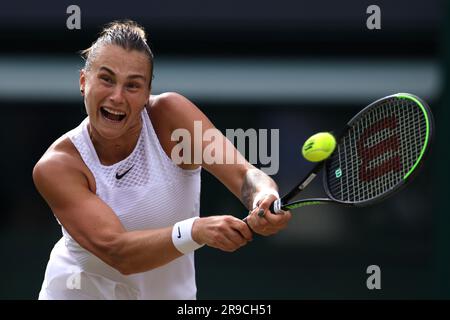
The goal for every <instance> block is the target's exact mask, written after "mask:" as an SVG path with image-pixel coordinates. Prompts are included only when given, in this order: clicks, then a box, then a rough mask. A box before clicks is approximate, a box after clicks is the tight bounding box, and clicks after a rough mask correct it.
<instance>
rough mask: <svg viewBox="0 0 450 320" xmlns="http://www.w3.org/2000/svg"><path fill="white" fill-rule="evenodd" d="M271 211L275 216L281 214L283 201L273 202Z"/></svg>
mask: <svg viewBox="0 0 450 320" xmlns="http://www.w3.org/2000/svg"><path fill="white" fill-rule="evenodd" d="M269 209H270V212H272V213H274V214H279V213H281V199H277V200H275V201H274V202H272V204H271V205H270V207H269Z"/></svg>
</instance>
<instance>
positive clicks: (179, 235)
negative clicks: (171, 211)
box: [177, 226, 181, 238]
mask: <svg viewBox="0 0 450 320" xmlns="http://www.w3.org/2000/svg"><path fill="white" fill-rule="evenodd" d="M177 238H181V232H180V227H179V226H178V236H177Z"/></svg>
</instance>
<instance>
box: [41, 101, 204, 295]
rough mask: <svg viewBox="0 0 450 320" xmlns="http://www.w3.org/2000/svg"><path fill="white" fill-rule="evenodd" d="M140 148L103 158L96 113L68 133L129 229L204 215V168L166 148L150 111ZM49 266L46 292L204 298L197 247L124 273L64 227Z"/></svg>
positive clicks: (144, 114)
mask: <svg viewBox="0 0 450 320" xmlns="http://www.w3.org/2000/svg"><path fill="white" fill-rule="evenodd" d="M141 116H142V123H143V126H142V130H141V133H140V136H139V139H138V142H137V144H136V147H135V149H134V150H133V152H132V153H131V154H130V155H129V156H128V157H127V158H126V159H124V160H122V161H120V162H118V163H115V164H113V165H111V166H105V165H102V164H101V163H100V160H99V158H98V156H97V153H96V151H95V149H94V146H93V144H92V141H91V139H90V137H89V133H88V130H87V125H88V118H86V119H85V120H84V121H83V122H82V123H81V124H80V125H79V126H78V127H77V128H75V129H73V130H72V131H70V132H68V133H67V135H68V137H69V138H70V140H71V141H72V143H73V144H74V145H75V147H76V148H77V150H78V152H79V153H80V155H81V157H82V159H83V161H84V163H85V164H86V166H87V167H88V168H89V170H90V171H91V172H92V174H93V176H94V178H95V183H96V193H97V196H98V197H99V198H100V199H102V200H103V201H104V202H105V203H106V204H108V205H109V206H110V207H111V208H112V209H113V211H114V212H115V214H116V215H117V216H118V218H119V219H120V221H121V222H122V224H123V226H124V227H125V229H126V230H128V231H133V230H143V229H158V228H164V227H168V226H172V225H174V224H175V223H176V222H177V221H180V220H184V219H188V218H191V217H196V216H199V202H200V171H201V168H199V169H196V170H183V169H181V168H180V167H178V166H177V165H175V164H174V163H173V162H172V160H171V159H170V158H169V157H168V156H167V154H166V153H165V152H164V150H163V149H162V147H161V145H160V143H159V140H158V137H157V135H156V133H155V131H154V129H153V126H152V123H151V121H150V118H149V115H148V113H147V111H146V110H145V109H144V110H143V111H142V114H141ZM61 228H62V233H63V237H62V238H61V239H60V240H59V241H58V242H57V243H56V245H55V246H54V248H53V250H52V252H51V254H50V259H49V262H48V265H47V269H46V272H45V279H44V282H43V284H42V289H41V291H40V293H39V299H188V300H190V299H196V293H197V288H196V283H195V268H194V253H193V252H191V253H189V254H186V255H183V256H181V257H179V258H177V259H175V260H173V261H172V262H170V263H168V264H166V265H164V266H161V267H159V268H156V269H153V270H150V271H147V272H142V273H137V274H132V275H122V274H121V273H120V272H118V271H117V270H116V269H114V268H112V267H110V266H109V265H107V264H106V263H104V262H103V261H101V260H100V259H99V258H97V257H96V256H95V255H93V254H92V253H90V252H89V251H87V250H85V249H84V248H82V247H81V246H80V245H79V244H78V243H77V242H76V241H75V240H74V239H73V238H72V237H71V236H70V235H69V233H68V232H67V231H66V230H65V229H64V227H63V226H61Z"/></svg>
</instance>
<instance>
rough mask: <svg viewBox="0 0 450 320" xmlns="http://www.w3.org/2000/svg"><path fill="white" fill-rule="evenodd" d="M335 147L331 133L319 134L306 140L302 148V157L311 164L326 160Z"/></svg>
mask: <svg viewBox="0 0 450 320" xmlns="http://www.w3.org/2000/svg"><path fill="white" fill-rule="evenodd" d="M335 147H336V139H335V138H334V136H333V135H332V134H331V133H328V132H319V133H316V134H315V135H313V136H311V137H309V138H308V140H306V141H305V143H304V144H303V148H302V154H303V157H305V159H306V160H308V161H311V162H319V161H323V160H325V159H326V158H328V157H329V156H330V155H331V154H332V153H333V151H334V148H335Z"/></svg>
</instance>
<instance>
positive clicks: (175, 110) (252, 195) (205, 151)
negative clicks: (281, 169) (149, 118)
mask: <svg viewBox="0 0 450 320" xmlns="http://www.w3.org/2000/svg"><path fill="white" fill-rule="evenodd" d="M158 109H160V110H162V111H159V112H164V113H166V114H167V115H170V119H169V116H167V118H168V121H170V122H171V124H172V131H173V130H176V129H179V128H184V129H187V130H188V131H189V132H190V133H191V136H192V137H194V136H195V128H194V126H195V122H197V124H198V123H201V128H202V133H203V137H204V138H206V139H202V143H201V145H199V144H198V143H195V142H194V139H191V140H192V142H191V152H190V154H191V158H190V159H189V163H191V164H192V163H194V160H196V159H194V157H193V155H194V154H195V153H196V152H197V154H201V155H202V159H201V163H200V164H201V165H202V166H203V167H204V168H205V169H206V170H207V171H208V172H210V173H211V174H213V175H214V176H215V177H216V178H217V179H218V180H220V181H221V182H222V183H223V184H224V185H225V186H226V187H227V188H228V189H229V190H230V191H231V192H232V193H233V194H234V195H235V196H236V197H238V198H239V199H240V200H241V201H242V203H243V204H244V205H245V206H246V207H247V208H248V209H249V210H252V214H251V215H250V217H248V219H247V220H248V221H249V223H250V224H251V227H252V229H253V230H254V231H255V232H257V233H260V234H264V235H269V234H273V233H276V232H278V231H279V230H281V229H283V228H284V227H285V226H286V224H287V222H288V220H289V219H290V213H287V214H286V215H274V214H271V213H270V210H269V207H270V204H271V203H272V202H273V201H275V200H276V199H277V197H276V196H275V194H276V193H277V185H276V183H275V182H274V181H273V179H271V178H270V177H269V176H268V175H266V174H265V173H264V172H262V171H261V170H259V169H257V168H255V167H254V166H253V165H251V164H250V163H248V161H247V160H246V159H245V158H244V157H243V156H242V155H241V154H240V152H239V151H238V150H237V149H236V148H235V147H234V145H233V144H232V143H231V142H230V141H229V140H228V139H227V138H226V137H225V136H224V135H223V134H222V133H221V132H220V131H219V130H218V129H217V128H215V127H214V125H213V124H212V123H211V121H210V120H209V119H208V118H207V117H206V115H205V114H203V112H201V111H200V110H199V108H197V107H196V106H195V105H194V104H193V103H192V102H190V101H189V100H188V99H186V98H185V97H183V96H181V95H179V94H177V93H166V94H165V95H162V96H161V98H160V101H159V106H158ZM157 112H158V111H157ZM199 146H201V150H200V152H199V151H198V150H196V148H198V147H199ZM168 151H170V150H168ZM230 159H231V161H230ZM197 165H198V164H197ZM255 200H256V201H255ZM253 204H255V207H254V206H253ZM260 210H262V212H264V217H260V216H258V215H257V213H258V212H259V211H260Z"/></svg>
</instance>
